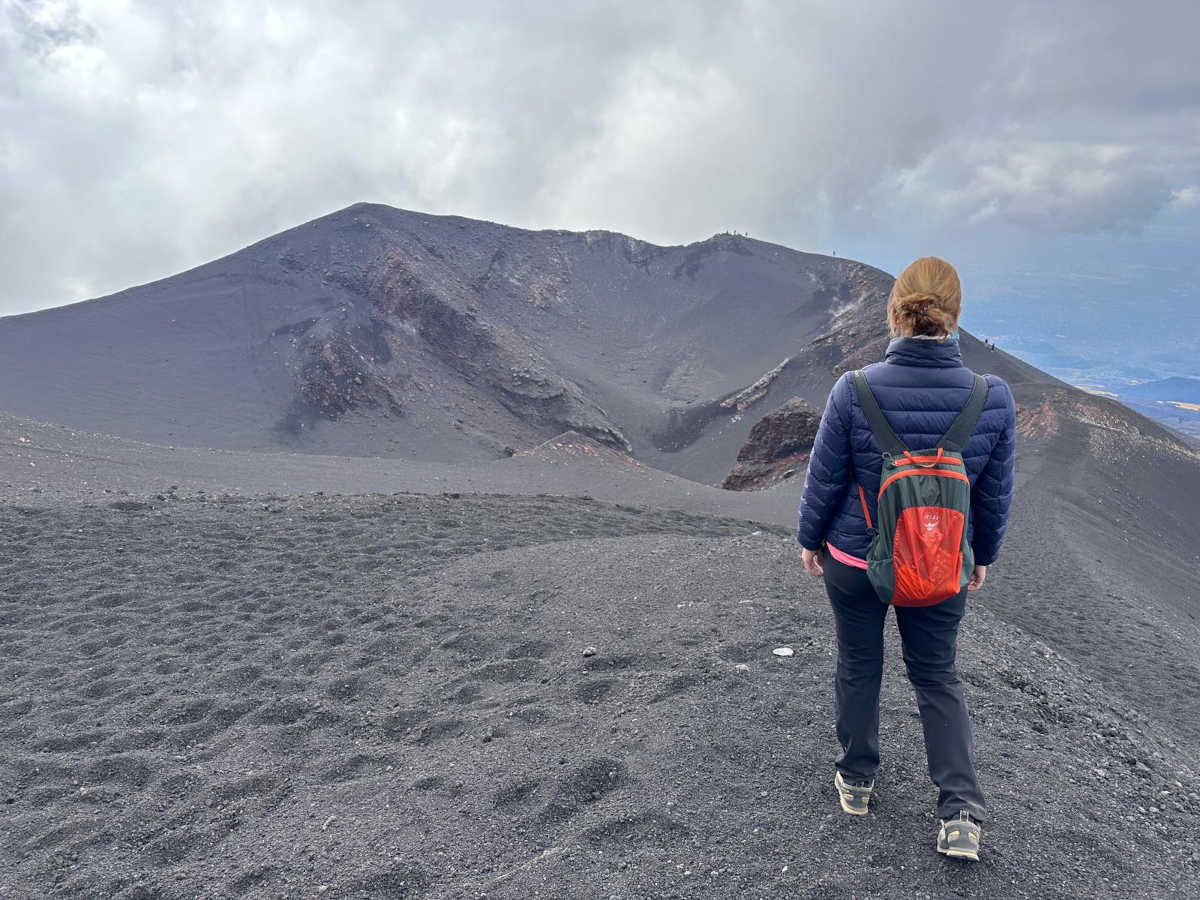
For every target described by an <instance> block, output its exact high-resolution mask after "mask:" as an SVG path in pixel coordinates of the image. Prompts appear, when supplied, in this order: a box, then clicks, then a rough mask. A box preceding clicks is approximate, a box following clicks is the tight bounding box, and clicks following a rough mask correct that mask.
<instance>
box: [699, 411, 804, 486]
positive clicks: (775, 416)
mask: <svg viewBox="0 0 1200 900" xmlns="http://www.w3.org/2000/svg"><path fill="white" fill-rule="evenodd" d="M820 422H821V414H820V413H819V412H817V411H816V410H814V409H813V408H812V407H811V406H809V405H808V403H806V402H805V401H804V400H802V399H801V398H800V397H793V398H792V399H790V400H788V401H787V403H785V404H783V406H780V407H778V408H777V409H774V410H772V411H771V412H769V413H767V415H765V416H763V417H762V418H761V419H760V420H759V421H758V424H756V425H755V426H754V427H753V428H752V429H750V437H749V439H748V440H747V441H746V443H745V444H744V445H743V446H742V449H741V450H739V451H738V455H737V462H736V463H735V464H734V466H733V469H732V470H731V471H730V473H729V474H728V475H727V476H726V477H725V480H724V481H723V482H722V483H721V487H723V488H726V489H727V490H731V491H753V490H759V489H761V488H765V487H770V486H771V485H773V484H775V483H776V482H778V481H781V480H783V479H784V478H788V477H790V475H791V474H792V472H793V471H794V470H795V468H796V466H797V465H800V464H801V463H803V462H804V460H805V459H806V458H807V456H808V453H809V451H810V450H812V445H813V440H814V439H815V438H816V436H817V426H818V425H819V424H820Z"/></svg>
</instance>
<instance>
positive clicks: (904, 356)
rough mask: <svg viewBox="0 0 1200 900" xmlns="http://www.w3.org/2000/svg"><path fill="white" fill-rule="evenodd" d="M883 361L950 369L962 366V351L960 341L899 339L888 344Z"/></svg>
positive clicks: (893, 339)
mask: <svg viewBox="0 0 1200 900" xmlns="http://www.w3.org/2000/svg"><path fill="white" fill-rule="evenodd" d="M883 361H884V362H886V363H892V364H894V365H900V366H928V367H934V368H943V369H948V368H952V367H954V366H961V365H962V364H963V361H962V351H961V350H960V349H959V346H958V341H951V340H946V341H922V340H918V339H917V338H910V337H898V338H892V340H891V341H889V342H888V346H887V352H886V353H885V354H884V356H883Z"/></svg>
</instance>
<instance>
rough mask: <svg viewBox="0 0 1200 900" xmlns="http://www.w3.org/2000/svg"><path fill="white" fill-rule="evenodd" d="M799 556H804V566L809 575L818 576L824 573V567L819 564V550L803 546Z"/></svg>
mask: <svg viewBox="0 0 1200 900" xmlns="http://www.w3.org/2000/svg"><path fill="white" fill-rule="evenodd" d="M801 556H802V557H803V558H804V568H805V569H807V570H808V574H809V575H812V576H813V577H814V578H820V577H821V576H822V575H824V574H825V569H824V568H823V567H822V566H821V551H820V550H809V549H808V548H807V547H805V548H804V550H803V553H802V554H801Z"/></svg>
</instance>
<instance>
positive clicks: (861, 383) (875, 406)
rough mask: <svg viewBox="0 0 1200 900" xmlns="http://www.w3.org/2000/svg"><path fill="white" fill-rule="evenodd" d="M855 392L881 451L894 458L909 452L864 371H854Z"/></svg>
mask: <svg viewBox="0 0 1200 900" xmlns="http://www.w3.org/2000/svg"><path fill="white" fill-rule="evenodd" d="M854 390H855V392H856V393H857V394H858V405H859V406H861V407H862V411H863V415H865V416H866V417H867V424H868V425H870V426H871V433H872V434H873V435H875V441H876V443H878V444H879V447H880V449H881V450H883V452H884V453H891V454H892V455H894V456H897V455H899V454H901V453H904V452H905V451H907V450H908V447H906V446H905V445H904V441H902V440H900V438H899V437H897V436H896V432H895V431H893V430H892V426H891V425H890V424H889V423H888V420H887V419H886V418H885V417H884V415H883V410H882V409H880V408H879V401H878V400H876V399H875V392H874V391H872V390H871V386H870V385H869V384H867V375H866V373H865V372H863V370H862V369H855V370H854Z"/></svg>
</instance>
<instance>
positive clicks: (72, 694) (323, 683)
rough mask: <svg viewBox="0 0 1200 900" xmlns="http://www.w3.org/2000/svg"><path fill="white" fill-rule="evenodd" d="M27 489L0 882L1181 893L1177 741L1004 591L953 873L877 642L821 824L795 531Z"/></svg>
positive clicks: (167, 887)
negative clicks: (852, 808) (970, 840)
mask: <svg viewBox="0 0 1200 900" xmlns="http://www.w3.org/2000/svg"><path fill="white" fill-rule="evenodd" d="M38 503H39V505H16V504H8V505H4V506H0V534H2V535H3V539H4V543H3V546H4V548H5V549H6V550H7V551H9V552H8V554H7V555H4V556H0V603H2V604H3V605H2V606H0V609H2V610H3V615H4V618H3V620H2V621H0V642H2V645H3V648H4V653H3V657H2V658H0V685H2V688H0V748H2V749H0V787H2V791H3V792H2V794H0V796H3V797H4V798H5V803H6V805H5V806H4V810H5V812H4V815H3V817H2V818H0V886H3V888H4V889H5V891H4V893H5V896H14V897H16V896H20V897H34V896H37V897H44V896H50V897H64V898H65V897H70V898H105V900H108V898H126V900H132V898H156V897H162V898H168V897H181V898H182V897H263V898H267V897H270V898H275V897H282V896H290V897H318V896H322V897H335V898H356V897H364V896H365V897H380V898H382V897H388V898H392V897H407V898H431V900H432V898H446V900H459V898H478V897H483V896H486V897H491V898H513V900H526V898H533V897H543V898H554V900H557V898H562V897H578V898H610V897H614V896H616V897H621V898H626V897H628V898H646V900H651V898H654V900H658V898H672V897H674V898H741V897H767V896H789V897H801V898H830V900H832V898H840V897H849V896H857V897H863V898H891V897H900V896H904V897H909V896H913V897H917V896H936V897H949V896H972V897H1006V898H1007V897H1014V898H1018V897H1029V898H1038V900H1040V898H1045V897H1088V898H1126V897H1133V896H1139V897H1142V896H1144V897H1168V896H1178V897H1194V896H1196V889H1197V886H1198V885H1200V853H1197V852H1196V848H1195V844H1194V835H1195V832H1196V827H1197V824H1200V822H1198V821H1197V809H1198V808H1200V794H1197V791H1198V790H1200V785H1198V784H1197V775H1198V773H1197V772H1196V770H1195V755H1194V752H1193V751H1192V747H1194V743H1189V744H1182V745H1180V744H1177V743H1176V742H1175V741H1174V740H1173V739H1172V736H1171V733H1170V732H1169V731H1164V729H1163V727H1162V725H1161V720H1160V718H1159V716H1158V713H1157V711H1155V714H1153V715H1147V714H1146V712H1145V711H1144V710H1139V709H1137V708H1135V707H1133V706H1131V705H1130V704H1129V703H1128V702H1127V701H1126V700H1125V699H1124V698H1123V697H1121V696H1114V695H1112V694H1110V693H1109V692H1108V691H1107V690H1105V689H1104V688H1103V687H1102V686H1101V685H1099V684H1097V683H1096V681H1095V679H1094V678H1092V677H1091V675H1090V673H1089V672H1088V671H1087V670H1085V669H1081V668H1080V667H1079V666H1078V665H1076V664H1075V663H1073V662H1071V661H1070V660H1069V659H1067V658H1064V657H1063V656H1062V655H1061V654H1059V653H1057V652H1055V651H1054V650H1053V649H1052V648H1051V647H1049V646H1047V644H1046V643H1044V642H1042V641H1038V640H1034V639H1032V638H1031V637H1030V636H1028V635H1027V634H1026V633H1025V632H1024V631H1022V630H1021V629H1019V628H1014V627H1013V626H1012V625H1011V624H1010V623H1008V622H1006V621H1004V620H1003V619H1002V618H1001V615H1000V610H999V609H997V608H995V607H1001V608H1002V606H1003V604H1004V601H1005V598H1006V597H1007V595H1008V592H1009V591H1010V590H1011V589H1012V587H1013V586H1012V585H1010V586H1009V587H1008V588H1002V589H1001V590H999V591H996V590H993V589H992V586H991V584H990V581H989V585H988V588H987V590H985V592H984V593H983V594H981V595H979V596H978V597H976V598H975V600H974V601H973V603H972V609H971V612H970V615H969V616H968V619H967V620H966V622H965V623H964V627H963V634H962V640H961V655H960V664H961V668H962V670H963V673H964V677H965V678H966V680H967V682H968V690H969V693H970V697H971V702H972V705H973V713H974V721H975V728H976V735H977V740H978V745H979V754H978V760H979V766H980V770H981V773H982V777H983V779H984V784H985V788H986V789H987V791H988V794H989V797H990V801H991V804H992V808H993V812H994V814H995V821H994V823H993V824H991V825H989V827H988V829H987V831H986V833H985V847H984V850H985V856H984V861H983V862H981V863H980V864H979V865H977V866H968V865H962V864H956V863H954V862H951V861H947V860H943V859H941V858H939V857H938V856H937V855H936V854H935V853H934V850H933V846H932V845H933V834H934V828H935V824H936V823H935V820H934V819H933V817H932V815H931V809H932V805H933V792H932V790H931V788H930V786H929V784H928V781H927V777H926V774H925V761H924V757H923V750H922V744H921V737H920V723H919V721H918V719H917V718H916V715H915V709H914V706H913V700H912V696H911V692H910V691H909V689H908V687H907V685H905V683H904V681H903V676H902V674H901V667H900V665H899V659H898V653H897V652H896V644H895V642H894V641H893V642H892V643H891V644H890V648H889V657H888V667H887V676H886V687H885V691H884V697H883V708H882V717H883V725H884V741H883V753H884V759H885V763H884V769H883V771H882V772H881V775H880V782H879V792H878V799H877V802H876V803H875V804H874V808H873V812H872V815H870V816H869V817H867V818H865V819H862V820H857V819H854V820H852V819H850V818H848V817H846V816H843V815H842V814H841V813H840V812H838V810H837V806H836V799H835V797H834V794H833V790H832V785H831V775H832V758H833V753H834V747H835V741H834V736H833V732H832V727H831V724H830V722H831V716H832V709H831V699H832V698H831V690H830V679H831V677H832V672H833V657H832V650H833V636H832V623H831V621H830V615H829V608H828V602H827V600H826V598H825V596H824V592H823V589H822V587H821V585H820V583H819V582H817V581H815V580H813V579H809V578H807V577H804V576H803V575H802V572H801V570H800V568H799V566H798V564H797V560H796V551H795V546H794V543H793V541H792V540H791V537H790V535H786V534H785V535H779V534H772V533H770V532H769V531H765V530H763V529H760V528H758V527H756V526H753V525H751V524H749V523H744V522H738V521H733V520H728V519H726V520H718V519H711V518H705V517H699V516H694V515H688V514H682V513H672V512H654V511H638V510H633V509H629V508H618V507H613V506H609V505H606V504H602V503H597V502H590V501H583V500H579V499H563V498H554V497H512V496H507V497H505V496H491V497H461V498H451V497H422V496H414V495H404V496H386V497H383V496H375V497H314V496H311V495H310V496H295V497H290V498H282V497H259V498H250V497H227V498H220V499H206V498H204V497H202V496H198V495H195V494H188V495H180V496H177V497H170V498H166V499H164V500H158V499H156V498H154V497H149V498H146V499H143V500H136V499H134V498H126V499H121V500H117V501H111V500H109V501H107V502H103V503H100V502H87V501H73V500H56V501H54V502H50V503H42V502H41V500H40V499H39V501H38ZM1031 549H1034V550H1035V551H1036V547H1035V548H1031ZM1038 562H1039V564H1040V562H1041V561H1040V559H1039V560H1038ZM1014 568H1015V567H1014ZM1069 599H1070V602H1071V604H1072V606H1071V608H1073V609H1075V610H1076V611H1079V610H1080V608H1081V607H1080V606H1079V605H1078V599H1077V598H1075V597H1074V594H1071V595H1069ZM780 645H787V646H790V647H792V648H793V649H794V651H795V656H794V657H793V658H791V659H788V660H783V659H779V658H776V657H774V656H773V655H772V653H771V650H772V648H774V647H777V646H780ZM589 646H591V647H595V653H594V654H593V655H585V653H584V652H583V651H584V649H585V648H587V647H589ZM1172 683H1173V684H1177V682H1172ZM848 846H853V847H856V848H862V849H860V850H858V851H856V852H853V853H849V852H848V851H847V849H846V848H847V847H848Z"/></svg>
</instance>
